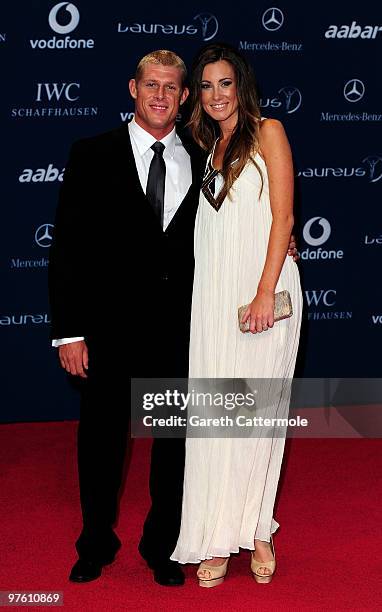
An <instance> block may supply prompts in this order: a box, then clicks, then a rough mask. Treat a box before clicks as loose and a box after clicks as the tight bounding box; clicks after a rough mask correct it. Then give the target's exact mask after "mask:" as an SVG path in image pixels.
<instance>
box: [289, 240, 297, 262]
mask: <svg viewBox="0 0 382 612" xmlns="http://www.w3.org/2000/svg"><path fill="white" fill-rule="evenodd" d="M288 255H290V256H291V257H293V261H298V260H299V259H300V255H299V254H298V252H297V247H296V238H295V236H294V235H293V234H292V235H291V237H290V243H289V246H288Z"/></svg>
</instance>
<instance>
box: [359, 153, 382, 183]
mask: <svg viewBox="0 0 382 612" xmlns="http://www.w3.org/2000/svg"><path fill="white" fill-rule="evenodd" d="M362 163H363V164H366V166H367V168H368V170H369V179H370V183H377V182H378V181H379V180H380V179H381V178H382V157H379V156H378V155H369V156H368V157H365V159H363V160H362Z"/></svg>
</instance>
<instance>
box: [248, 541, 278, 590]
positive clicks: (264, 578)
mask: <svg viewBox="0 0 382 612" xmlns="http://www.w3.org/2000/svg"><path fill="white" fill-rule="evenodd" d="M270 545H271V550H272V554H273V559H272V560H271V561H262V562H260V561H256V559H255V558H254V552H252V553H251V572H252V574H253V577H254V579H255V580H256V582H258V583H259V584H268V583H269V582H270V581H271V580H272V577H273V574H274V573H275V569H276V555H275V549H274V546H273V539H272V536H271V541H270ZM260 567H266V568H267V569H269V571H270V572H271V573H270V574H261V573H259V569H260Z"/></svg>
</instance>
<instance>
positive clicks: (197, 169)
mask: <svg viewBox="0 0 382 612" xmlns="http://www.w3.org/2000/svg"><path fill="white" fill-rule="evenodd" d="M115 135H116V140H117V143H118V144H117V166H118V167H119V168H120V174H121V176H120V179H121V184H122V185H123V186H124V187H125V188H126V182H125V176H126V171H127V176H128V182H129V185H128V189H129V192H131V191H132V192H133V193H136V195H137V197H138V198H139V200H140V202H141V203H142V205H144V206H145V208H147V213H148V214H149V216H150V217H151V218H152V220H153V221H154V222H155V223H156V225H157V227H158V229H162V228H161V226H160V224H159V222H158V218H157V216H156V214H155V212H154V210H153V208H152V206H151V204H150V202H149V200H148V199H147V197H146V194H145V192H144V190H143V189H142V185H141V181H140V179H139V175H138V170H137V167H136V164H135V159H134V153H133V148H132V145H131V139H130V133H129V129H128V124H127V123H126V124H124V125H123V126H121V127H120V128H118V129H117V130H115ZM178 136H179V134H178ZM179 138H180V139H181V141H182V144H183V146H184V148H185V149H186V151H187V153H188V154H189V156H190V160H191V173H192V183H191V185H190V187H189V189H188V191H187V193H186V195H185V196H184V198H183V200H182V202H181V203H180V205H179V207H178V209H177V211H176V213H175V215H174V216H173V218H172V220H171V222H170V223H169V225H168V226H167V228H166V230H165V233H166V232H167V231H168V230H169V229H170V228H171V226H172V225H173V222H174V220H175V219H177V218H178V216H179V213H180V212H181V211H182V210H183V209H184V208H185V207H186V205H187V204H186V203H187V200H188V199H189V198H190V197H193V198H195V199H196V200H197V199H198V193H199V189H200V184H201V174H202V172H203V168H202V164H201V160H202V155H201V154H200V151H199V149H198V148H197V147H196V146H195V145H194V144H192V143H190V142H189V141H188V140H187V139H184V138H182V137H181V136H179Z"/></svg>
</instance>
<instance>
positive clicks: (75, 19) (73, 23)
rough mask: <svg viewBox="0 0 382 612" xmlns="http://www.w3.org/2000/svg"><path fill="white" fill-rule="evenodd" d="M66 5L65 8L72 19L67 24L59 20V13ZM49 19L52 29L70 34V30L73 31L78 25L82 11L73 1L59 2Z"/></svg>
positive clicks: (59, 32)
mask: <svg viewBox="0 0 382 612" xmlns="http://www.w3.org/2000/svg"><path fill="white" fill-rule="evenodd" d="M64 6H65V10H66V11H68V13H69V14H70V21H69V23H67V24H66V25H61V24H59V23H58V21H57V13H58V11H59V10H60V9H61V8H63V7H64ZM48 21H49V25H50V27H51V28H52V30H53V31H54V32H57V34H69V32H73V30H75V29H76V27H77V26H78V24H79V21H80V13H79V11H78V8H77V7H76V6H74V4H72V3H71V2H59V3H58V4H56V5H55V6H54V7H53V8H52V10H51V11H50V13H49V18H48Z"/></svg>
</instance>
